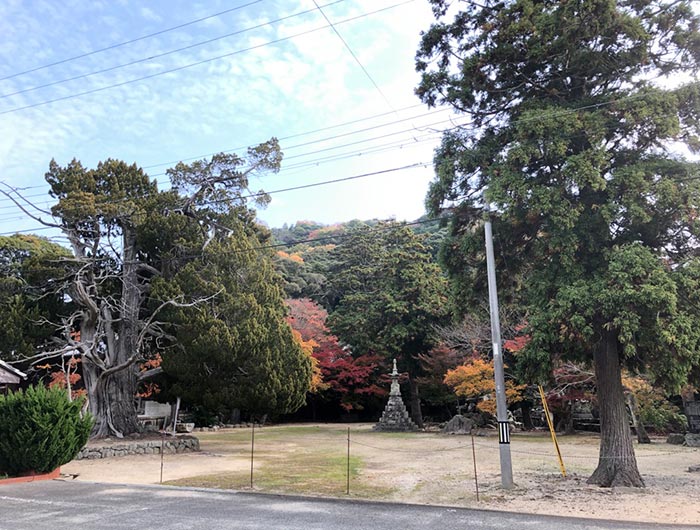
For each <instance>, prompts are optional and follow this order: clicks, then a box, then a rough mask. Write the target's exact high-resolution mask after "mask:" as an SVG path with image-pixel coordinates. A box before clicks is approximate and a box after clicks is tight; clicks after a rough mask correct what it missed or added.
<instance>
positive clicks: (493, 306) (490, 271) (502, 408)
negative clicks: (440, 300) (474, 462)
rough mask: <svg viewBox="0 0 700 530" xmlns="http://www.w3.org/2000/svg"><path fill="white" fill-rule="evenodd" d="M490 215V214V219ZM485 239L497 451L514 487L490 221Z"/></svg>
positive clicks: (506, 482)
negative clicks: (494, 380)
mask: <svg viewBox="0 0 700 530" xmlns="http://www.w3.org/2000/svg"><path fill="white" fill-rule="evenodd" d="M488 215H489V213H488V211H487V216H488ZM484 236H485V239H486V271H487V276H488V285H489V313H490V314H491V343H492V345H493V371H494V377H495V379H496V419H497V420H498V448H499V451H500V457H501V486H502V487H503V488H504V489H510V488H512V487H513V465H512V463H511V460H510V424H509V422H508V407H507V404H506V383H505V375H504V373H503V372H504V371H503V354H502V352H501V319H500V318H499V316H498V291H497V289H496V262H495V260H494V256H493V232H492V229H491V219H490V218H489V217H486V220H485V223H484Z"/></svg>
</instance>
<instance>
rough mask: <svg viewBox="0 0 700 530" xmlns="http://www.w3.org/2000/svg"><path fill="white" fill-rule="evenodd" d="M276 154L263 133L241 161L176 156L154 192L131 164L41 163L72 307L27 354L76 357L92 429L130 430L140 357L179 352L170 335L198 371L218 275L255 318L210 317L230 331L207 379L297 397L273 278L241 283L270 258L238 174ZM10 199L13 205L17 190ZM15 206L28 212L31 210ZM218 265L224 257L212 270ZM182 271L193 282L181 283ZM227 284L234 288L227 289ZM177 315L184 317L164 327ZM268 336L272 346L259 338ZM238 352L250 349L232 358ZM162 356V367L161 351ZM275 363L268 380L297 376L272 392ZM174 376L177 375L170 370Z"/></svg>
mask: <svg viewBox="0 0 700 530" xmlns="http://www.w3.org/2000/svg"><path fill="white" fill-rule="evenodd" d="M281 157H282V154H281V152H280V150H279V145H278V143H277V140H276V139H272V140H270V141H269V142H267V143H265V144H261V145H260V146H258V147H255V148H251V149H249V151H248V156H247V157H246V158H245V159H244V158H241V157H239V156H237V155H226V154H219V155H215V156H214V157H213V158H212V159H211V160H209V161H207V160H203V161H198V162H194V163H193V164H191V165H189V166H188V165H185V164H182V163H180V164H178V165H177V166H176V167H175V168H174V169H172V170H169V172H168V174H169V176H170V177H171V182H172V185H173V189H172V190H170V191H158V190H157V187H156V182H155V181H153V180H151V179H150V178H149V177H148V176H147V175H146V174H145V173H144V172H143V171H142V170H141V169H140V168H138V167H137V166H136V165H127V164H125V163H124V162H121V161H115V160H107V161H105V162H101V163H99V164H98V166H97V168H95V169H86V168H84V167H83V166H82V165H81V164H80V162H78V161H75V160H74V161H72V162H71V163H70V164H68V165H67V166H65V167H61V166H59V165H58V164H57V163H56V162H55V161H52V162H51V164H50V167H49V171H48V173H47V174H46V180H47V182H48V183H49V185H50V187H51V190H50V193H51V195H52V197H54V198H55V199H57V200H58V202H57V204H56V205H55V206H54V207H53V208H52V210H51V212H50V213H51V215H52V216H53V218H54V219H55V220H56V221H55V222H54V223H47V224H50V225H51V226H55V227H58V228H60V229H61V231H62V232H63V234H64V235H65V236H66V237H67V239H68V241H69V242H70V246H71V248H72V251H73V256H72V257H71V258H70V264H71V267H72V273H71V275H70V276H69V277H68V278H67V279H66V281H64V282H63V283H62V284H61V289H62V290H63V292H64V293H65V295H67V297H69V298H70V300H71V301H72V302H73V304H74V305H75V307H76V310H75V311H74V312H72V313H71V314H70V315H69V316H67V317H65V318H63V319H62V322H61V327H62V332H61V333H60V335H61V339H60V340H61V342H62V344H61V346H60V347H59V348H53V349H50V351H47V350H46V349H45V350H44V351H43V352H42V353H40V354H39V355H38V356H35V358H45V357H49V356H53V355H57V354H61V353H62V352H78V353H79V354H80V356H81V358H82V361H83V362H82V369H83V376H84V381H85V386H86V389H87V393H88V400H89V406H90V411H91V413H92V414H93V415H94V417H95V420H96V421H95V427H94V429H93V436H107V435H116V436H122V435H125V434H129V433H133V432H135V431H137V430H138V424H137V417H136V410H135V407H134V396H135V393H136V387H137V381H138V378H139V372H138V366H137V363H138V362H139V361H141V360H144V359H145V358H146V357H147V356H148V355H149V354H150V353H153V352H155V351H164V350H163V349H164V348H166V347H179V350H177V351H182V344H179V345H178V342H185V343H187V344H188V345H189V350H187V351H185V355H187V354H189V355H191V356H194V357H197V356H200V358H199V359H197V358H195V359H192V360H191V363H190V364H191V366H190V370H189V374H190V375H191V374H192V373H194V372H196V371H197V370H203V369H204V368H203V365H205V364H206V359H204V358H202V357H204V356H205V355H206V351H207V347H206V346H207V344H209V345H210V348H211V345H212V344H216V346H217V347H218V346H219V344H218V342H217V341H215V340H214V341H213V342H208V340H209V338H213V337H210V336H207V334H210V333H212V329H213V328H212V326H214V324H212V321H213V320H216V319H215V318H211V317H209V318H207V316H206V315H212V314H213V315H219V314H221V313H226V310H227V308H228V307H229V306H230V297H231V296H230V294H229V295H228V296H223V294H224V291H225V290H226V288H227V284H226V282H229V283H235V284H237V285H240V284H245V287H244V288H243V287H241V288H239V290H240V291H244V292H245V296H246V300H247V302H248V304H247V307H248V308H250V307H255V308H256V309H257V313H255V315H256V316H257V315H263V316H264V318H263V317H261V318H259V319H257V320H254V319H251V317H250V316H248V315H244V316H240V314H239V316H238V317H236V314H235V313H233V314H231V315H230V316H229V317H228V318H227V319H225V320H222V319H219V320H216V323H215V324H216V327H217V329H218V330H219V331H220V334H228V335H229V336H230V335H235V336H236V338H237V339H238V342H236V343H234V344H229V348H228V349H227V350H223V351H222V352H221V354H222V355H224V356H228V357H229V362H227V363H224V362H221V363H219V364H218V365H216V366H215V367H214V368H216V369H218V370H219V372H220V373H218V374H217V377H218V378H219V379H221V380H228V381H229V385H233V384H234V383H236V382H238V383H239V386H244V385H248V387H250V388H253V389H254V391H255V396H256V397H257V398H258V399H261V400H264V399H267V398H270V399H272V400H273V401H274V403H276V404H278V405H279V407H280V409H282V410H281V411H282V412H284V409H289V408H292V409H293V408H294V407H298V406H300V404H301V403H303V396H304V394H305V392H306V389H307V387H308V380H309V378H310V366H307V365H308V364H309V363H308V360H305V358H304V356H303V353H302V352H301V350H300V348H299V347H298V345H296V343H295V342H294V341H293V339H292V335H291V330H290V329H289V327H288V326H287V325H286V324H285V322H284V305H283V298H282V294H281V290H280V288H279V287H277V288H275V282H276V281H277V279H276V278H275V277H274V275H273V274H267V275H266V276H265V278H264V280H265V281H264V282H263V283H262V284H261V283H260V282H258V283H255V285H253V281H249V278H250V277H252V276H253V274H252V271H256V272H257V273H258V276H260V274H259V271H260V270H267V271H270V270H271V262H270V260H271V256H270V255H269V254H265V252H264V251H261V249H258V248H256V247H259V246H260V244H259V243H260V242H261V241H264V239H265V237H266V235H265V231H264V230H262V229H261V228H259V227H258V226H257V225H256V223H255V212H254V210H252V209H250V208H249V207H248V206H247V203H248V202H247V197H256V198H257V199H258V201H257V202H259V203H262V204H264V203H265V202H267V201H269V197H268V196H267V195H266V194H264V193H263V192H258V193H254V194H251V193H250V190H249V188H248V178H249V176H250V174H251V173H253V172H264V171H277V170H278V169H279V165H280V162H281ZM9 195H10V196H12V197H13V198H14V199H15V201H16V202H17V203H18V204H22V201H21V199H19V198H18V197H17V195H16V194H13V193H10V194H9ZM23 208H24V209H25V211H27V212H29V211H30V206H27V205H23ZM47 213H48V212H47ZM234 240H235V241H234ZM208 247H216V250H217V252H216V253H215V254H213V253H209V252H207V248H208ZM240 252H246V253H247V254H248V255H249V256H253V255H254V256H255V257H254V258H248V259H246V260H240V259H239V260H235V259H230V256H232V255H233V254H232V253H240ZM227 257H228V258H229V259H228V261H227ZM221 262H224V265H221V266H219V267H218V268H217V263H221ZM221 269H223V270H221ZM197 271H199V272H197ZM209 274H211V277H205V276H207V275H209ZM182 275H189V276H191V277H193V279H192V280H191V281H190V282H189V284H187V283H185V282H183V281H182ZM222 278H223V279H222ZM203 284H204V285H205V286H206V287H204V288H203V287H202V285H203ZM256 289H258V290H256ZM275 289H276V290H275ZM231 292H236V291H235V290H234V289H232V288H231V287H230V286H229V293H231ZM173 308H177V309H179V310H181V311H184V310H187V309H190V310H193V311H194V313H190V314H189V323H190V324H191V323H192V322H195V321H197V322H199V321H202V322H204V325H202V326H201V327H200V328H199V329H198V330H195V331H198V332H201V334H203V335H204V336H194V337H193V336H191V335H192V333H193V330H192V329H191V326H189V327H188V326H187V325H185V324H187V322H182V319H180V321H177V318H178V317H182V314H174V313H173V312H172V309H173ZM237 309H241V308H237ZM202 315H204V316H202ZM198 316H200V317H201V318H199V320H197V318H196V317H198ZM251 320H254V321H253V322H251ZM178 323H180V324H183V325H182V326H176V325H173V324H178ZM253 334H254V336H253ZM270 335H274V337H275V338H276V339H277V340H276V342H274V343H271V342H270V340H269V338H268V337H269V336H270ZM217 338H218V337H217ZM192 341H197V344H198V347H194V346H193V345H192ZM240 348H245V349H246V352H245V353H246V354H247V355H248V357H249V358H246V359H245V365H243V366H241V365H242V363H243V360H244V357H243V355H241V352H239V351H238V349H240ZM256 355H257V356H256ZM163 357H164V366H167V364H168V358H167V352H165V351H164V353H163ZM245 367H254V368H255V369H256V370H255V373H254V377H255V378H256V380H255V381H253V380H252V379H251V378H248V379H247V380H246V381H239V380H238V379H237V376H238V375H240V374H241V373H243V372H245V370H244V368H245ZM274 371H276V372H277V375H276V379H277V380H279V379H284V378H285V377H288V376H291V375H295V378H296V381H297V382H298V384H295V385H290V386H289V387H288V388H287V387H285V388H281V385H280V384H279V381H277V383H278V384H276V385H265V384H263V383H261V382H260V380H266V379H267V378H269V377H270V374H271V372H274ZM174 376H175V378H176V379H177V373H175V374H174ZM272 386H274V389H273V388H272ZM190 390H191V391H193V392H194V393H196V389H190ZM272 390H274V391H275V394H274V395H271V394H270V392H272ZM229 395H230V394H229ZM236 397H237V399H238V401H235V402H233V403H232V405H233V406H236V404H237V403H238V404H245V403H247V402H249V401H250V399H249V396H248V395H247V394H246V392H245V391H244V390H238V393H237V394H236Z"/></svg>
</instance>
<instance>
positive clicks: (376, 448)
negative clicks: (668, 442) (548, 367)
mask: <svg viewBox="0 0 700 530" xmlns="http://www.w3.org/2000/svg"><path fill="white" fill-rule="evenodd" d="M208 434H210V433H207V434H203V436H201V440H202V441H203V442H204V449H205V451H207V450H209V449H208V446H207V444H213V445H212V446H210V447H212V448H213V449H211V450H214V451H220V452H221V453H222V454H218V453H217V456H227V454H228V455H231V456H235V458H237V459H239V461H240V459H244V458H248V459H249V479H247V480H246V482H247V484H246V483H241V482H240V481H239V484H241V486H242V487H249V488H251V489H255V488H258V489H259V486H258V484H256V479H258V476H259V475H262V476H264V475H265V472H264V471H263V469H267V468H266V467H265V466H267V465H269V464H270V463H271V454H274V455H275V458H274V459H273V460H274V466H276V468H277V471H278V472H280V470H281V471H282V473H281V474H282V475H283V478H286V479H288V480H289V482H290V484H289V485H290V486H291V485H292V483H293V482H294V481H295V480H297V481H299V482H302V483H305V482H307V481H306V480H305V478H307V477H305V476H303V475H304V473H305V472H307V473H309V474H312V473H313V472H316V471H318V468H319V467H323V466H334V472H333V473H332V474H329V476H332V480H333V481H335V482H334V484H335V485H334V486H333V490H334V491H336V492H338V493H340V492H343V493H345V494H346V495H350V494H351V493H352V492H353V488H354V487H355V488H359V486H360V485H361V484H360V483H361V482H362V480H363V477H362V476H358V471H357V467H358V466H357V463H356V461H361V462H362V473H363V474H372V471H373V467H372V466H376V467H378V468H380V469H381V473H384V474H385V475H391V473H392V472H391V471H388V472H387V471H386V468H387V467H391V466H395V467H396V470H395V473H396V476H397V477H398V476H399V475H401V474H402V473H409V472H410V470H406V468H407V467H411V466H413V469H415V467H416V465H415V464H416V463H417V462H420V463H422V464H424V467H425V468H426V469H425V473H424V478H423V479H422V480H427V481H429V480H430V479H431V478H435V477H436V476H437V475H438V474H448V475H451V476H452V477H454V476H458V477H459V479H458V480H459V481H461V483H462V488H464V487H465V485H466V484H467V482H473V486H471V488H472V489H473V491H472V492H470V493H469V494H470V495H474V496H475V497H476V500H477V501H479V498H480V489H481V490H482V491H483V484H481V483H480V481H481V478H480V474H482V475H483V476H488V480H489V481H490V482H489V485H492V484H493V483H494V480H495V479H496V478H497V475H498V470H497V469H498V468H497V467H496V464H495V463H497V462H498V455H497V453H498V452H499V442H498V438H497V437H496V436H494V435H493V434H491V435H490V436H489V435H485V436H484V435H483V433H478V434H477V435H476V436H475V435H474V434H472V435H470V436H469V435H467V436H460V435H454V436H448V435H441V434H438V433H414V434H401V435H396V434H391V433H379V432H377V433H375V432H372V431H369V430H367V429H366V428H365V429H357V430H354V429H353V428H351V427H348V428H346V429H345V430H341V429H338V428H337V427H335V428H332V429H330V430H324V429H323V428H321V429H319V431H318V432H315V431H314V430H312V429H307V430H306V431H304V428H302V430H301V431H300V430H298V429H294V428H292V429H290V430H289V431H288V432H286V431H285V428H284V427H281V428H277V427H260V426H257V425H253V426H251V427H247V428H243V429H236V430H221V431H218V435H216V436H214V437H209V436H208ZM543 434H544V433H543ZM207 438H209V441H207ZM213 440H215V442H213ZM246 440H247V441H246ZM547 441H548V440H545V438H544V437H543V438H541V439H539V438H533V437H531V436H524V437H518V436H515V437H514V438H513V439H512V443H511V444H510V445H511V447H510V451H511V453H512V454H513V462H514V465H515V466H516V467H517V468H518V472H520V473H521V474H525V473H530V474H542V473H546V474H547V476H548V477H551V475H552V472H553V471H555V470H556V469H557V455H556V452H555V449H554V447H552V448H551V450H550V451H548V450H546V449H544V447H545V445H544V444H545V443H546V442H547ZM531 442H535V443H536V444H537V446H538V447H533V448H528V445H531ZM562 449H563V450H562V456H563V459H564V460H565V461H571V460H574V461H576V462H578V464H577V465H578V466H579V468H578V469H579V470H580V471H587V472H590V471H591V470H592V468H593V467H594V466H595V465H597V464H598V463H599V462H600V461H602V460H606V459H629V458H630V456H629V455H606V456H601V455H600V454H599V452H598V448H597V447H595V446H594V445H592V444H591V445H587V446H586V445H585V443H584V444H582V445H579V444H573V445H571V444H567V443H565V444H564V446H563V448H562ZM586 449H587V450H588V454H586ZM285 451H288V453H285ZM315 451H320V452H321V453H323V454H328V453H332V454H333V455H334V458H333V460H332V462H331V461H330V460H329V461H328V462H325V461H322V462H320V463H319V461H317V460H314V452H315ZM635 452H636V458H638V459H656V458H662V459H663V458H665V457H672V456H676V457H678V456H679V455H682V457H683V458H684V462H685V460H687V458H686V456H687V455H688V454H697V455H699V456H700V451H698V450H697V449H691V450H688V448H682V449H680V448H679V449H677V450H675V451H674V450H668V451H662V450H649V449H648V448H642V447H641V446H639V445H637V446H636V451H635ZM383 454H384V455H389V454H395V455H401V456H400V457H399V458H398V459H397V458H396V457H394V458H391V457H387V458H386V459H383V457H382V455H383ZM431 455H434V456H435V459H434V461H435V460H438V459H439V458H440V457H438V455H443V457H441V458H442V463H441V464H440V466H441V467H440V466H438V467H437V468H436V469H434V470H431V469H430V466H431V459H430V457H431ZM451 455H454V457H452V456H451ZM292 456H293V458H297V459H301V460H302V461H303V459H304V458H306V457H308V458H309V461H310V464H309V466H308V467H305V466H304V465H301V466H300V465H299V464H298V462H297V466H296V467H293V468H292V467H291V464H290V458H291V457H292ZM445 457H447V458H445ZM170 458H171V456H167V455H164V451H163V450H162V444H161V454H160V470H159V472H160V482H161V483H162V482H163V472H164V468H165V469H166V470H167V467H168V462H167V461H168V460H169V459H170ZM353 459H355V460H353ZM397 460H398V461H401V460H403V461H404V462H405V463H406V464H405V465H397V463H396V462H397ZM538 460H539V462H538ZM446 461H447V464H446V463H445V462H446ZM664 461H665V460H664ZM538 463H539V465H538ZM676 464H677V463H676ZM261 466H262V467H261ZM285 466H290V471H289V473H288V475H286V477H285V476H284V472H283V471H284V469H285ZM581 466H583V467H581ZM341 470H342V471H341ZM219 473H222V474H223V473H225V472H223V471H220V472H219ZM238 476H239V478H240V469H239V472H238ZM358 480H359V482H356V481H358ZM341 481H342V482H341ZM278 485H279V481H278ZM480 487H481V488H480ZM263 488H264V486H263Z"/></svg>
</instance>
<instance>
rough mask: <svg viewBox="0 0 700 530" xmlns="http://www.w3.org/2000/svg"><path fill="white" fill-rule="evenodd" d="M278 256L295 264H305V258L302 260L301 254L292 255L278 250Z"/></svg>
mask: <svg viewBox="0 0 700 530" xmlns="http://www.w3.org/2000/svg"><path fill="white" fill-rule="evenodd" d="M277 255H278V256H279V257H280V258H282V259H288V260H290V261H293V262H295V263H304V258H302V257H301V256H300V255H299V254H290V253H289V252H285V251H284V250H278V251H277Z"/></svg>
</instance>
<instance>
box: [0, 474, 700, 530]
mask: <svg viewBox="0 0 700 530" xmlns="http://www.w3.org/2000/svg"><path fill="white" fill-rule="evenodd" d="M68 528H75V529H79V530H90V529H100V530H111V529H121V530H125V529H134V530H147V529H183V530H184V529H187V530H189V529H198V528H202V529H207V530H219V529H230V528H235V529H239V528H241V529H255V530H263V529H264V530H271V529H280V530H282V529H283V530H315V529H319V530H329V529H349V530H358V529H371V530H413V529H419V528H420V529H426V528H437V529H441V530H457V529H459V530H465V529H471V528H475V529H483V530H503V529H508V530H522V529H525V530H527V529H537V530H555V529H556V530H559V529H565V530H569V529H571V530H580V529H584V528H585V529H591V530H597V529H622V528H625V529H630V530H649V529H652V528H653V529H661V528H663V529H664V530H671V529H673V528H678V529H681V528H682V529H686V530H687V529H688V528H690V527H688V526H669V525H653V524H634V523H622V522H614V521H597V520H589V519H576V518H563V517H547V516H538V515H521V514H516V513H504V512H491V511H482V510H467V509H455V508H442V507H430V506H416V505H404V504H387V503H372V502H359V501H345V500H329V499H310V498H299V497H286V496H277V495H263V494H255V493H239V492H233V491H222V490H205V489H193V488H175V487H168V486H132V485H115V484H96V483H90V482H78V481H67V482H64V481H61V480H54V481H44V482H34V483H25V484H17V485H7V486H0V529H2V530H59V529H60V530H62V529H68ZM696 528H700V527H696Z"/></svg>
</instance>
